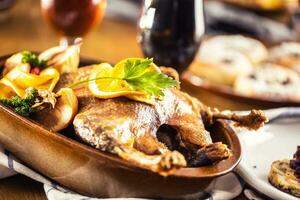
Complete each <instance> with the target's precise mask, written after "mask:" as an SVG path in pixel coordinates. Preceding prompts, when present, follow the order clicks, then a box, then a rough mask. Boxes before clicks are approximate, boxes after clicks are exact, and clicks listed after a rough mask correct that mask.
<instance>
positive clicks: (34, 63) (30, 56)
mask: <svg viewBox="0 0 300 200" xmlns="http://www.w3.org/2000/svg"><path fill="white" fill-rule="evenodd" d="M22 56H23V58H22V63H29V64H30V66H31V67H41V68H45V67H46V66H47V62H48V61H47V60H39V58H38V56H37V55H36V54H34V53H31V52H29V51H24V52H22Z"/></svg>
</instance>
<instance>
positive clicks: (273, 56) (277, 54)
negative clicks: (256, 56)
mask: <svg viewBox="0 0 300 200" xmlns="http://www.w3.org/2000/svg"><path fill="white" fill-rule="evenodd" d="M269 60H270V61H271V62H274V63H277V64H279V65H282V66H285V67H288V68H291V69H293V70H295V71H297V72H298V73H300V43H297V42H284V43H282V44H280V45H279V46H276V47H273V48H272V49H271V50H270V55H269Z"/></svg>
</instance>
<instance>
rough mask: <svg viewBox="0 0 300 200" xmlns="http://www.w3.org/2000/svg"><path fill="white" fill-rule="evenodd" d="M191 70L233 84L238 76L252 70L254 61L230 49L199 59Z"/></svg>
mask: <svg viewBox="0 0 300 200" xmlns="http://www.w3.org/2000/svg"><path fill="white" fill-rule="evenodd" d="M189 70H190V71H191V72H193V73H194V74H196V75H198V76H200V77H203V78H205V79H207V80H209V81H212V82H214V83H219V84H226V85H233V83H234V82H235V79H236V78H237V77H238V76H240V75H243V74H247V73H249V72H251V71H252V63H251V62H250V61H249V59H248V58H247V57H246V56H245V55H244V54H242V53H240V52H237V51H234V50H230V49H228V50H226V51H214V52H212V53H211V55H210V56H207V57H205V58H203V59H202V58H200V59H197V60H196V61H195V62H193V64H192V65H191V66H190V68H189Z"/></svg>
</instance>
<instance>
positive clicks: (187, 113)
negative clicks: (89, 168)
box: [58, 67, 263, 174]
mask: <svg viewBox="0 0 300 200" xmlns="http://www.w3.org/2000/svg"><path fill="white" fill-rule="evenodd" d="M90 69H91V68H90V67H84V68H81V69H79V70H78V71H77V72H75V73H68V74H64V75H62V77H61V80H60V83H59V84H58V89H59V88H61V87H65V86H66V85H69V84H71V83H74V82H78V81H80V80H85V79H87V78H88V74H89V71H90ZM167 74H168V75H170V76H176V74H177V73H176V71H174V70H170V69H168V73H167ZM177 77H178V75H177ZM74 91H75V94H76V96H77V97H78V100H79V112H78V114H77V115H76V116H75V119H74V121H73V125H74V128H75V131H76V134H77V135H78V136H79V137H80V138H81V139H82V140H83V141H85V142H86V143H88V144H90V145H92V146H94V147H96V148H98V149H100V150H103V151H106V152H110V153H113V154H117V155H118V156H120V157H121V158H123V159H125V160H128V161H130V162H133V163H136V164H137V165H142V166H144V167H146V168H149V169H151V170H153V171H156V172H159V173H161V174H166V173H167V172H168V171H169V170H171V169H173V168H176V167H184V166H186V165H187V162H186V159H185V157H184V156H183V154H184V155H190V157H195V159H196V160H197V165H201V164H205V163H213V162H216V161H220V160H223V159H226V158H228V157H229V156H230V155H231V152H230V150H229V149H228V148H227V146H226V145H225V144H222V143H213V142H212V139H211V137H210V134H209V132H208V131H207V130H206V129H205V124H204V123H203V122H210V123H212V122H213V120H215V119H217V118H226V119H229V120H236V121H239V122H240V124H241V125H248V124H247V123H242V122H243V120H242V119H240V118H239V117H237V116H235V115H225V114H220V113H218V112H211V110H210V109H209V108H207V107H205V106H204V105H203V104H201V103H200V102H199V101H198V100H196V99H195V98H192V97H190V96H189V95H188V94H186V93H183V92H181V91H180V90H179V89H177V88H172V89H167V90H165V91H164V94H165V96H164V98H163V99H162V100H156V104H155V105H148V104H145V103H141V102H136V101H133V100H129V99H127V98H123V97H119V98H113V99H98V98H95V97H93V96H92V95H91V94H90V92H89V90H88V89H87V86H86V85H81V86H79V87H77V88H75V89H74ZM202 117H203V119H202ZM254 123H256V121H255V122H254ZM257 123H258V124H256V126H260V125H261V124H262V123H263V122H258V121H257ZM161 126H170V127H172V128H173V129H174V130H175V131H176V134H175V137H176V138H177V141H178V147H177V148H175V149H177V150H174V149H172V150H171V149H169V148H168V147H167V145H166V144H165V143H163V142H162V141H160V140H159V137H157V132H158V129H159V128H160V127H161ZM179 151H180V152H179ZM187 161H188V162H192V161H191V160H190V159H187ZM202 161H203V162H202ZM191 165H192V166H194V165H196V164H193V163H191Z"/></svg>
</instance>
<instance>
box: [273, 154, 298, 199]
mask: <svg viewBox="0 0 300 200" xmlns="http://www.w3.org/2000/svg"><path fill="white" fill-rule="evenodd" d="M268 180H269V182H270V183H271V184H272V185H273V186H274V187H276V188H278V189H279V190H281V191H284V192H286V193H289V194H291V195H294V196H296V197H300V182H299V179H298V180H297V178H296V177H295V175H294V170H293V169H291V168H290V162H289V160H277V161H274V162H273V163H272V165H271V169H270V172H269V176H268Z"/></svg>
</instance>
